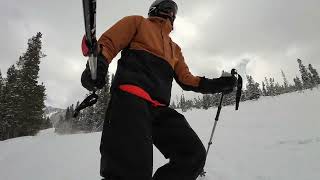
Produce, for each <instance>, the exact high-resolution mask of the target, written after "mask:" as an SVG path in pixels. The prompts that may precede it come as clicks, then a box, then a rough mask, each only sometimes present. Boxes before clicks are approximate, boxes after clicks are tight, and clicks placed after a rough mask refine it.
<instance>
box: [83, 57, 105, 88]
mask: <svg viewBox="0 0 320 180" xmlns="http://www.w3.org/2000/svg"><path fill="white" fill-rule="evenodd" d="M108 68H109V64H108V62H107V60H106V58H105V57H104V56H103V55H102V53H101V52H100V53H99V54H98V56H97V79H96V80H92V78H91V72H90V67H89V63H88V62H87V65H86V69H85V70H84V71H83V73H82V75H81V84H82V86H83V87H84V88H86V89H87V90H89V91H93V90H94V89H95V88H97V89H102V88H103V86H104V85H105V84H106V76H107V73H108Z"/></svg>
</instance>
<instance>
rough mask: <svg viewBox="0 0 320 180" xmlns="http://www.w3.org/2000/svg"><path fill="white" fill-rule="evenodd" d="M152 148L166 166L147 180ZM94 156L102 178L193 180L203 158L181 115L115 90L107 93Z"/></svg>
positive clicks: (200, 168) (201, 146)
mask: <svg viewBox="0 0 320 180" xmlns="http://www.w3.org/2000/svg"><path fill="white" fill-rule="evenodd" d="M153 144H154V145H155V146H156V147H157V148H158V149H159V151H160V152H161V153H162V154H163V155H164V156H165V158H167V159H169V162H168V163H167V164H165V165H164V166H162V167H160V168H159V169H158V170H157V171H156V172H155V173H154V175H153V177H152V170H153V167H152V166H153ZM100 152H101V165H100V174H101V176H102V177H104V178H105V179H106V180H195V179H196V178H197V177H198V175H199V174H200V172H201V170H202V168H203V166H204V162H205V154H206V151H205V148H204V146H203V144H202V142H201V141H200V139H199V138H198V136H197V135H196V133H195V132H194V131H193V130H192V128H191V127H190V126H189V124H188V122H187V121H186V119H185V118H184V116H183V115H182V114H180V113H178V112H177V111H175V110H173V109H171V108H169V107H154V106H152V105H151V104H150V103H149V102H147V101H145V100H143V99H141V98H140V97H137V96H134V95H132V94H129V93H126V92H122V91H120V90H115V91H114V92H113V93H112V97H111V101H110V104H109V106H108V109H107V112H106V119H105V122H104V127H103V132H102V138H101V145H100Z"/></svg>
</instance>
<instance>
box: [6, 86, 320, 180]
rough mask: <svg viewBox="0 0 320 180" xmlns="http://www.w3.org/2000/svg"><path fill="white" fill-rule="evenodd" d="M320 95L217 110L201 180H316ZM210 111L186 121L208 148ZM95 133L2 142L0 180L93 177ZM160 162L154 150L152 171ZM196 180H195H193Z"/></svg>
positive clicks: (285, 97)
mask: <svg viewBox="0 0 320 180" xmlns="http://www.w3.org/2000/svg"><path fill="white" fill-rule="evenodd" d="M319 100H320V90H319V89H314V90H313V91H305V92H304V93H291V94H285V95H282V96H277V97H263V98H261V99H260V100H259V101H247V102H244V103H242V104H240V110H239V111H234V107H233V106H228V107H223V109H222V112H221V115H220V120H219V122H218V125H217V129H216V132H215V134H214V137H213V145H212V146H211V149H210V152H209V156H208V160H207V164H206V166H205V171H206V172H207V175H206V177H205V178H202V179H205V180H235V179H237V180H302V179H303V180H318V179H320V164H319V162H320V131H319V130H320V118H319V117H320V112H319V110H320V109H319V107H320V101H319ZM215 114H216V109H215V108H211V109H209V110H192V111H188V112H186V113H184V115H185V116H186V118H187V120H188V121H189V123H190V124H191V126H192V127H193V128H194V130H195V131H196V132H197V133H198V135H199V136H200V138H201V139H202V141H203V143H204V144H205V146H207V143H208V139H209V136H210V133H211V129H212V126H213V123H214V117H215ZM100 136H101V133H91V134H74V135H57V134H55V133H54V130H53V129H48V130H45V131H42V132H40V133H39V134H38V135H37V136H34V137H21V138H15V139H10V140H6V141H0V179H1V180H20V179H32V180H43V179H46V180H62V179H63V180H88V179H100V177H99V157H100V155H99V142H100ZM165 162H166V160H165V159H164V158H163V157H162V155H161V154H160V153H159V152H158V151H157V150H156V149H154V169H156V168H157V167H159V166H161V165H162V164H163V163H165ZM199 179H201V178H199Z"/></svg>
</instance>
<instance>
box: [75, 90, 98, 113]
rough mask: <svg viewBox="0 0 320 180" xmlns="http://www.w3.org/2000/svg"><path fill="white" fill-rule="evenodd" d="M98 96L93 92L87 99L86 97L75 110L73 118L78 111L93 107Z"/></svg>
mask: <svg viewBox="0 0 320 180" xmlns="http://www.w3.org/2000/svg"><path fill="white" fill-rule="evenodd" d="M98 98H99V97H98V95H97V94H96V93H95V92H93V93H92V94H91V95H89V96H88V97H86V98H85V99H84V100H83V101H82V102H81V104H80V105H79V106H78V107H77V108H76V109H75V112H74V114H73V117H74V118H76V117H77V116H78V115H79V113H80V111H81V110H83V109H85V108H87V107H89V106H93V105H94V104H95V103H96V102H97V101H98Z"/></svg>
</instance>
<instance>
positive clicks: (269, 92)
mask: <svg viewBox="0 0 320 180" xmlns="http://www.w3.org/2000/svg"><path fill="white" fill-rule="evenodd" d="M264 81H265V82H266V96H271V88H270V83H269V81H268V78H267V77H265V78H264Z"/></svg>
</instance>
